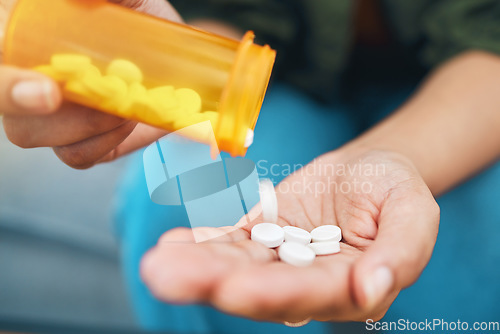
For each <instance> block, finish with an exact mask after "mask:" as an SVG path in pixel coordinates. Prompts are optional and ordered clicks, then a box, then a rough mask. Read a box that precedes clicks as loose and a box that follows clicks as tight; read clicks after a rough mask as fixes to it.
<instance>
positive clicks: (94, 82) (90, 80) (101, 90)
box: [81, 72, 128, 99]
mask: <svg viewBox="0 0 500 334" xmlns="http://www.w3.org/2000/svg"><path fill="white" fill-rule="evenodd" d="M81 82H82V83H83V84H84V85H85V86H86V87H87V88H88V89H89V90H90V91H91V92H93V93H95V94H96V95H98V96H101V97H103V98H107V99H117V98H121V99H124V98H125V97H126V95H127V92H128V86H127V84H126V83H125V81H123V80H122V79H120V78H118V77H116V76H104V77H103V76H99V75H95V74H94V73H90V72H88V73H85V75H84V76H83V77H82V78H81Z"/></svg>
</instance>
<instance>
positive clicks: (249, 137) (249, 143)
mask: <svg viewBox="0 0 500 334" xmlns="http://www.w3.org/2000/svg"><path fill="white" fill-rule="evenodd" d="M254 136H255V134H254V132H253V130H251V129H248V131H247V136H246V137H245V145H244V146H245V148H248V147H250V146H252V144H253V138H254Z"/></svg>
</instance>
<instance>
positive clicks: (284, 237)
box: [251, 223, 342, 267]
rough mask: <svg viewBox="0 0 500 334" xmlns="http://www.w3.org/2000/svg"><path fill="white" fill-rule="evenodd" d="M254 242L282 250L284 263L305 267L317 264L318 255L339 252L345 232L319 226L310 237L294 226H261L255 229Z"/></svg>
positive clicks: (269, 224)
mask: <svg viewBox="0 0 500 334" xmlns="http://www.w3.org/2000/svg"><path fill="white" fill-rule="evenodd" d="M251 238H252V240H253V241H256V242H259V243H261V244H263V245H264V246H266V247H269V248H276V247H279V248H278V255H279V258H280V259H281V261H283V262H286V263H288V264H291V265H294V266H298V267H305V266H308V265H310V264H312V263H313V262H314V259H315V258H316V255H331V254H336V253H338V252H340V240H341V239H342V232H341V230H340V228H339V227H338V226H335V225H323V226H319V227H316V228H315V229H314V230H312V231H311V232H310V233H309V232H308V231H306V230H304V229H301V228H299V227H295V226H284V227H281V226H279V225H277V224H274V223H262V224H257V225H255V226H254V227H253V228H252V232H251Z"/></svg>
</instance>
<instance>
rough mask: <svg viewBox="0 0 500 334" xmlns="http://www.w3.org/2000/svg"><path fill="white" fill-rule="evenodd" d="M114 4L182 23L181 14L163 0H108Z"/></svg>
mask: <svg viewBox="0 0 500 334" xmlns="http://www.w3.org/2000/svg"><path fill="white" fill-rule="evenodd" d="M110 1H111V2H114V3H116V4H119V5H122V6H125V7H129V8H132V9H135V10H137V11H140V12H144V13H147V14H150V15H154V16H157V17H161V18H163V19H166V20H170V21H174V22H179V23H182V18H181V16H180V15H179V14H178V13H177V11H176V10H175V9H174V8H173V7H172V5H171V4H170V3H168V2H167V1H165V0H110Z"/></svg>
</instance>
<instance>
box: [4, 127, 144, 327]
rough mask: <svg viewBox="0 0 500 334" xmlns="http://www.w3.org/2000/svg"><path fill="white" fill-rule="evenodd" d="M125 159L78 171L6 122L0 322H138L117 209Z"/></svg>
mask: <svg viewBox="0 0 500 334" xmlns="http://www.w3.org/2000/svg"><path fill="white" fill-rule="evenodd" d="M0 123H1V119H0ZM124 164H125V160H120V161H117V162H115V163H112V164H106V165H101V166H97V167H96V168H92V169H91V170H86V171H77V170H73V169H71V168H69V167H67V166H66V165H64V164H62V163H61V162H60V161H59V160H58V159H57V157H56V156H55V155H54V154H53V152H52V151H51V150H50V149H34V150H23V149H21V148H18V147H16V146H14V145H13V144H11V143H10V142H9V141H8V140H7V138H6V136H5V133H4V132H3V127H2V129H1V130H0V301H1V302H0V329H13V330H15V329H21V330H23V329H24V330H26V329H27V328H29V325H30V324H32V325H33V326H37V327H38V328H49V327H50V328H100V329H109V330H117V331H118V332H120V333H123V332H125V330H127V331H129V330H133V329H134V328H136V325H135V322H134V319H133V316H132V312H131V308H130V304H129V300H128V298H127V295H126V291H125V287H124V284H123V278H122V276H121V272H120V265H119V251H118V243H117V239H115V236H114V227H113V223H112V212H111V211H112V206H113V196H112V194H113V191H114V189H115V185H116V182H117V179H118V178H119V176H120V174H121V171H122V168H123V166H124Z"/></svg>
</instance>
